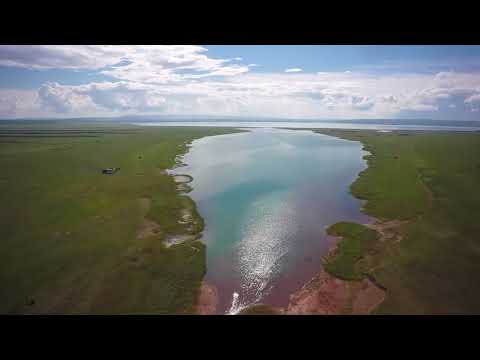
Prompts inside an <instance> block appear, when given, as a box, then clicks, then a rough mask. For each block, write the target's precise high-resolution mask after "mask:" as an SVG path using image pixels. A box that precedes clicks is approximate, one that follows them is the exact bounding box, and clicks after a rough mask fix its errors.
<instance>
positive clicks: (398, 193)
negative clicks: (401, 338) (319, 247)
mask: <svg viewBox="0 0 480 360" xmlns="http://www.w3.org/2000/svg"><path fill="white" fill-rule="evenodd" d="M317 131H318V132H320V133H323V134H327V135H332V136H337V137H341V138H344V139H349V140H355V141H361V142H362V143H363V144H364V148H365V149H366V150H367V151H369V152H370V155H368V156H367V157H366V159H367V161H368V168H367V169H366V170H365V171H363V172H362V173H361V174H360V175H359V177H358V179H357V180H356V181H355V182H354V183H353V184H352V186H351V191H352V194H353V195H354V196H356V197H358V198H360V199H364V200H367V202H366V204H365V206H364V212H365V213H366V214H368V215H371V216H373V217H375V218H376V219H378V221H377V223H376V224H373V225H371V226H370V229H369V228H367V227H365V226H362V225H359V224H349V223H340V224H335V225H333V226H332V227H330V229H329V230H328V231H329V233H331V234H332V235H336V236H341V237H342V239H341V240H340V242H339V244H338V247H337V249H336V251H335V253H334V254H333V255H334V256H331V257H329V258H327V260H326V266H325V270H326V271H327V272H329V273H331V274H332V275H334V276H336V277H339V278H342V279H347V280H359V279H360V278H361V277H362V276H369V277H370V278H371V279H374V281H375V282H376V283H377V284H378V285H379V286H381V287H382V289H385V291H386V298H385V300H384V301H383V302H382V303H381V304H380V305H379V306H378V307H377V308H376V310H374V313H378V314H475V313H478V312H479V311H480V291H479V289H478V286H477V285H478V283H479V281H480V238H479V236H478V234H480V222H479V221H478V219H479V216H480V193H479V191H478V184H480V161H479V155H480V134H479V133H441V132H436V133H432V132H405V131H395V132H392V133H379V132H376V131H355V130H317ZM372 228H373V230H372ZM372 231H373V232H372ZM375 231H376V235H375ZM362 274H363V275H362Z"/></svg>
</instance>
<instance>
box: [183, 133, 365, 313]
mask: <svg viewBox="0 0 480 360" xmlns="http://www.w3.org/2000/svg"><path fill="white" fill-rule="evenodd" d="M364 154H365V152H364V151H363V150H362V146H361V144H360V143H357V142H352V141H346V140H341V139H337V138H333V137H329V136H325V135H319V134H314V133H312V132H310V131H289V130H278V129H254V130H252V131H251V132H248V133H240V134H230V135H222V136H214V137H207V138H202V139H199V140H196V141H194V142H193V144H192V147H191V149H190V151H189V153H188V154H186V155H185V157H184V160H183V161H184V162H185V163H186V164H187V166H185V167H182V168H181V169H179V170H178V173H184V174H189V175H191V176H193V181H192V182H191V183H190V185H191V186H192V187H193V191H192V192H191V193H190V194H189V195H190V196H191V197H192V198H193V199H194V200H195V201H196V203H197V205H198V208H199V211H200V214H201V215H202V216H203V217H204V219H205V222H206V228H205V231H204V240H205V242H206V243H207V269H208V270H207V276H206V278H207V281H209V282H210V283H212V284H213V285H215V286H216V287H217V289H218V293H219V304H220V311H221V312H228V311H230V312H236V311H239V310H240V309H242V308H243V307H245V306H247V305H250V304H253V303H259V302H264V303H269V304H271V305H276V306H284V305H286V303H287V302H288V296H289V295H290V294H291V293H292V292H294V291H295V290H297V289H298V288H299V287H300V286H301V285H302V284H303V283H305V282H306V281H308V280H309V279H310V278H311V277H312V276H313V275H314V274H315V273H317V272H318V271H319V269H320V267H321V256H322V255H324V254H325V253H326V251H327V250H328V248H329V247H330V245H331V244H330V243H329V239H328V237H327V236H326V234H325V227H326V226H328V225H330V224H332V223H335V222H337V221H341V220H352V221H361V222H366V221H368V220H369V219H368V217H366V216H365V215H363V214H361V213H360V211H359V209H360V207H361V203H360V201H359V200H357V199H355V198H353V197H352V196H351V195H350V194H349V190H348V189H349V186H350V184H351V183H352V182H353V181H354V179H355V177H356V176H357V175H358V173H359V172H360V171H361V170H363V169H364V168H365V166H366V164H365V161H364V160H363V159H362V156H363V155H364Z"/></svg>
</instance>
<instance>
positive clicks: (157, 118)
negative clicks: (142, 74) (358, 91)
mask: <svg viewBox="0 0 480 360" xmlns="http://www.w3.org/2000/svg"><path fill="white" fill-rule="evenodd" d="M38 121H45V122H50V123H56V122H62V121H67V122H99V121H101V122H121V123H135V122H161V121H169V122H170V121H219V122H220V121H238V122H241V121H249V122H255V121H272V122H308V123H321V122H337V123H351V124H366V125H367V124H369V125H372V124H377V125H422V126H465V127H480V120H479V121H474V120H431V119H344V120H333V119H295V118H291V119H279V118H271V117H255V118H251V117H250V118H249V117H241V116H211V115H127V116H119V117H88V118H64V119H60V118H56V119H52V118H50V119H15V120H12V119H5V120H2V119H0V124H3V125H7V124H14V123H18V122H23V123H33V122H38Z"/></svg>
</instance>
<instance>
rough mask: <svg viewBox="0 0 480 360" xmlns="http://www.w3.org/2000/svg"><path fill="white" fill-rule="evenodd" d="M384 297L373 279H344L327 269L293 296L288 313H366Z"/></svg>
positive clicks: (285, 311)
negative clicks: (328, 271) (329, 272)
mask: <svg viewBox="0 0 480 360" xmlns="http://www.w3.org/2000/svg"><path fill="white" fill-rule="evenodd" d="M384 299H385V291H383V290H382V289H380V288H378V287H377V286H376V285H375V284H373V283H372V282H371V281H370V280H368V279H364V280H362V281H344V280H341V279H337V278H335V277H334V276H332V275H330V274H328V273H327V272H325V271H323V270H322V271H321V272H320V274H318V275H317V276H315V277H314V278H313V279H312V280H311V281H310V282H309V283H307V284H306V285H304V286H303V287H302V288H301V289H300V290H299V291H297V292H296V293H294V294H293V295H291V296H290V303H289V304H288V307H287V309H285V310H284V311H283V314H285V315H340V314H352V315H367V314H369V313H370V312H371V311H372V310H373V309H374V308H375V307H377V306H378V305H379V304H380V303H381V302H382V301H383V300H384Z"/></svg>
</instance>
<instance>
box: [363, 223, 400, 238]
mask: <svg viewBox="0 0 480 360" xmlns="http://www.w3.org/2000/svg"><path fill="white" fill-rule="evenodd" d="M407 223H408V220H390V221H377V222H375V223H374V224H365V226H367V227H369V228H370V229H373V230H376V231H377V232H378V233H379V234H380V241H386V240H394V241H395V242H397V241H401V240H402V238H403V237H402V234H400V233H399V232H398V231H397V229H398V228H400V227H401V226H403V225H405V224H407Z"/></svg>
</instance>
